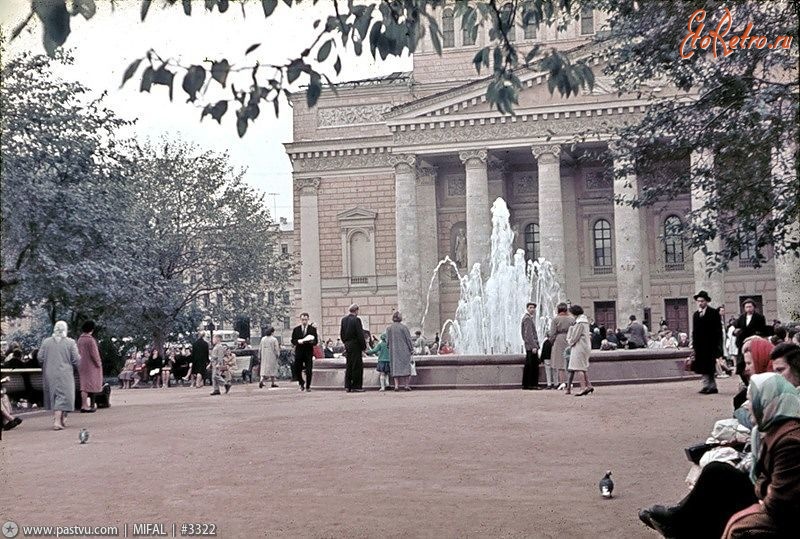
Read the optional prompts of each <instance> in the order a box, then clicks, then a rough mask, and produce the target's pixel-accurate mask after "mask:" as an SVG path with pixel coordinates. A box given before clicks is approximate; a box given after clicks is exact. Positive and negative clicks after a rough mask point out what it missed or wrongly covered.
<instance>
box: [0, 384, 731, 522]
mask: <svg viewBox="0 0 800 539" xmlns="http://www.w3.org/2000/svg"><path fill="white" fill-rule="evenodd" d="M719 385H720V394H719V395H713V396H704V395H698V394H697V393H696V391H697V389H698V388H699V382H680V383H671V384H660V385H641V386H630V385H629V386H615V387H598V388H597V389H596V392H595V393H594V395H591V396H589V397H586V398H575V397H572V396H565V395H562V394H560V393H559V392H556V391H538V392H531V391H521V390H495V391H483V390H481V391H477V390H476V391H469V390H464V391H413V392H410V393H399V394H396V393H387V394H380V393H377V392H368V393H362V394H346V393H344V392H331V391H312V392H311V393H303V394H300V393H299V392H297V390H296V389H295V386H294V385H290V384H289V383H288V382H284V383H283V384H282V388H280V389H276V390H269V391H268V390H266V389H264V390H259V389H258V387H257V386H256V385H255V384H250V385H245V386H241V385H237V386H234V388H233V390H232V391H231V393H230V394H229V395H227V396H222V397H210V396H209V395H208V393H209V391H207V390H206V389H203V390H193V389H188V388H173V389H168V390H161V389H158V390H156V389H152V390H151V389H137V390H128V391H115V392H114V394H113V396H112V404H113V406H112V408H110V409H108V410H100V411H98V412H97V413H95V414H91V415H89V414H71V415H70V417H69V419H68V426H69V428H68V429H66V430H64V431H61V432H54V431H52V430H49V429H50V428H51V424H52V423H51V418H50V417H49V416H43V415H39V416H36V417H29V418H28V419H26V420H25V422H24V423H23V424H22V426H20V427H18V428H17V429H16V430H14V431H10V432H6V433H3V441H2V443H0V472H1V473H2V477H3V488H2V493H0V523H2V522H5V521H7V520H13V521H14V522H16V523H17V524H19V525H62V526H66V525H89V524H91V525H118V526H120V535H121V534H122V529H123V528H122V527H123V525H124V524H126V523H127V524H128V526H129V533H130V531H131V528H130V526H132V524H133V523H142V522H158V523H163V524H165V525H166V528H167V532H168V533H170V534H171V525H172V523H177V524H178V535H180V523H183V522H187V523H206V522H209V523H215V524H216V525H217V536H218V537H222V538H228V537H243V538H248V537H295V536H308V537H375V536H384V537H386V536H388V537H400V536H403V537H498V536H499V537H608V538H616V537H654V536H655V535H654V534H653V533H651V532H650V531H649V530H647V529H646V528H645V527H644V526H643V525H641V524H640V523H639V520H638V518H637V516H636V514H637V510H638V509H639V508H640V507H643V506H646V505H649V504H652V503H656V502H669V501H675V500H677V499H679V498H680V497H682V496H683V495H684V494H685V492H686V486H685V484H684V478H685V476H686V473H687V471H688V468H689V463H688V461H687V460H686V458H685V457H684V455H683V448H684V447H686V446H687V445H690V444H693V443H696V442H698V441H701V440H704V439H705V438H706V437H707V436H708V434H709V432H710V429H711V427H712V425H713V422H714V421H715V420H716V419H718V418H722V417H729V416H730V406H731V404H730V403H731V398H732V396H733V394H734V393H735V391H736V380H734V379H725V380H720V384H719ZM80 427H86V428H87V429H88V430H89V433H90V440H89V443H88V444H87V445H80V444H79V443H78V431H79V430H80ZM606 469H610V470H612V471H613V473H614V475H613V478H614V480H615V482H616V484H617V490H616V492H615V494H616V496H615V498H614V499H612V500H604V499H602V498H601V497H600V495H599V492H598V488H597V482H598V481H599V479H600V478H601V477H602V475H603V473H604V471H605V470H606ZM20 536H21V534H20Z"/></svg>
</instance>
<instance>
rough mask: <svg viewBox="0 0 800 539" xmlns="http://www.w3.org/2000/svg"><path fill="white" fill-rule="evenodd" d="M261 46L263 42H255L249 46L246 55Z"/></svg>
mask: <svg viewBox="0 0 800 539" xmlns="http://www.w3.org/2000/svg"><path fill="white" fill-rule="evenodd" d="M260 46H261V43H253V44H252V45H250V46H249V47H247V50H246V51H244V53H245V55H248V54H250V53H251V52H253V51H254V50H256V49H257V48H259V47H260Z"/></svg>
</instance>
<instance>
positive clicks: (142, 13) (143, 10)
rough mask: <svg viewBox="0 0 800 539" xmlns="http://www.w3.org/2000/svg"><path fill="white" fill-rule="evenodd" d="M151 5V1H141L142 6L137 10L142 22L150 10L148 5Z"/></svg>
mask: <svg viewBox="0 0 800 539" xmlns="http://www.w3.org/2000/svg"><path fill="white" fill-rule="evenodd" d="M152 3H153V2H152V0H142V6H141V9H140V10H139V13H140V16H141V18H142V22H144V20H145V18H146V17H147V12H148V11H149V10H150V4H152Z"/></svg>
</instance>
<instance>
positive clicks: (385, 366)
mask: <svg viewBox="0 0 800 539" xmlns="http://www.w3.org/2000/svg"><path fill="white" fill-rule="evenodd" d="M391 366H392V364H391V363H390V362H388V361H379V362H378V366H377V367H376V368H375V370H376V371H378V372H381V373H384V374H389V373H390V372H391V371H392V368H391Z"/></svg>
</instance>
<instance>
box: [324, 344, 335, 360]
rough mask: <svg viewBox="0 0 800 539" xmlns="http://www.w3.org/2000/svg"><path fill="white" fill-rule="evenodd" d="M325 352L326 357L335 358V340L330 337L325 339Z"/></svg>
mask: <svg viewBox="0 0 800 539" xmlns="http://www.w3.org/2000/svg"><path fill="white" fill-rule="evenodd" d="M324 353H325V359H331V358H333V355H334V354H335V352H334V350H333V341H332V340H330V339H328V340H327V341H325V350H324Z"/></svg>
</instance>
